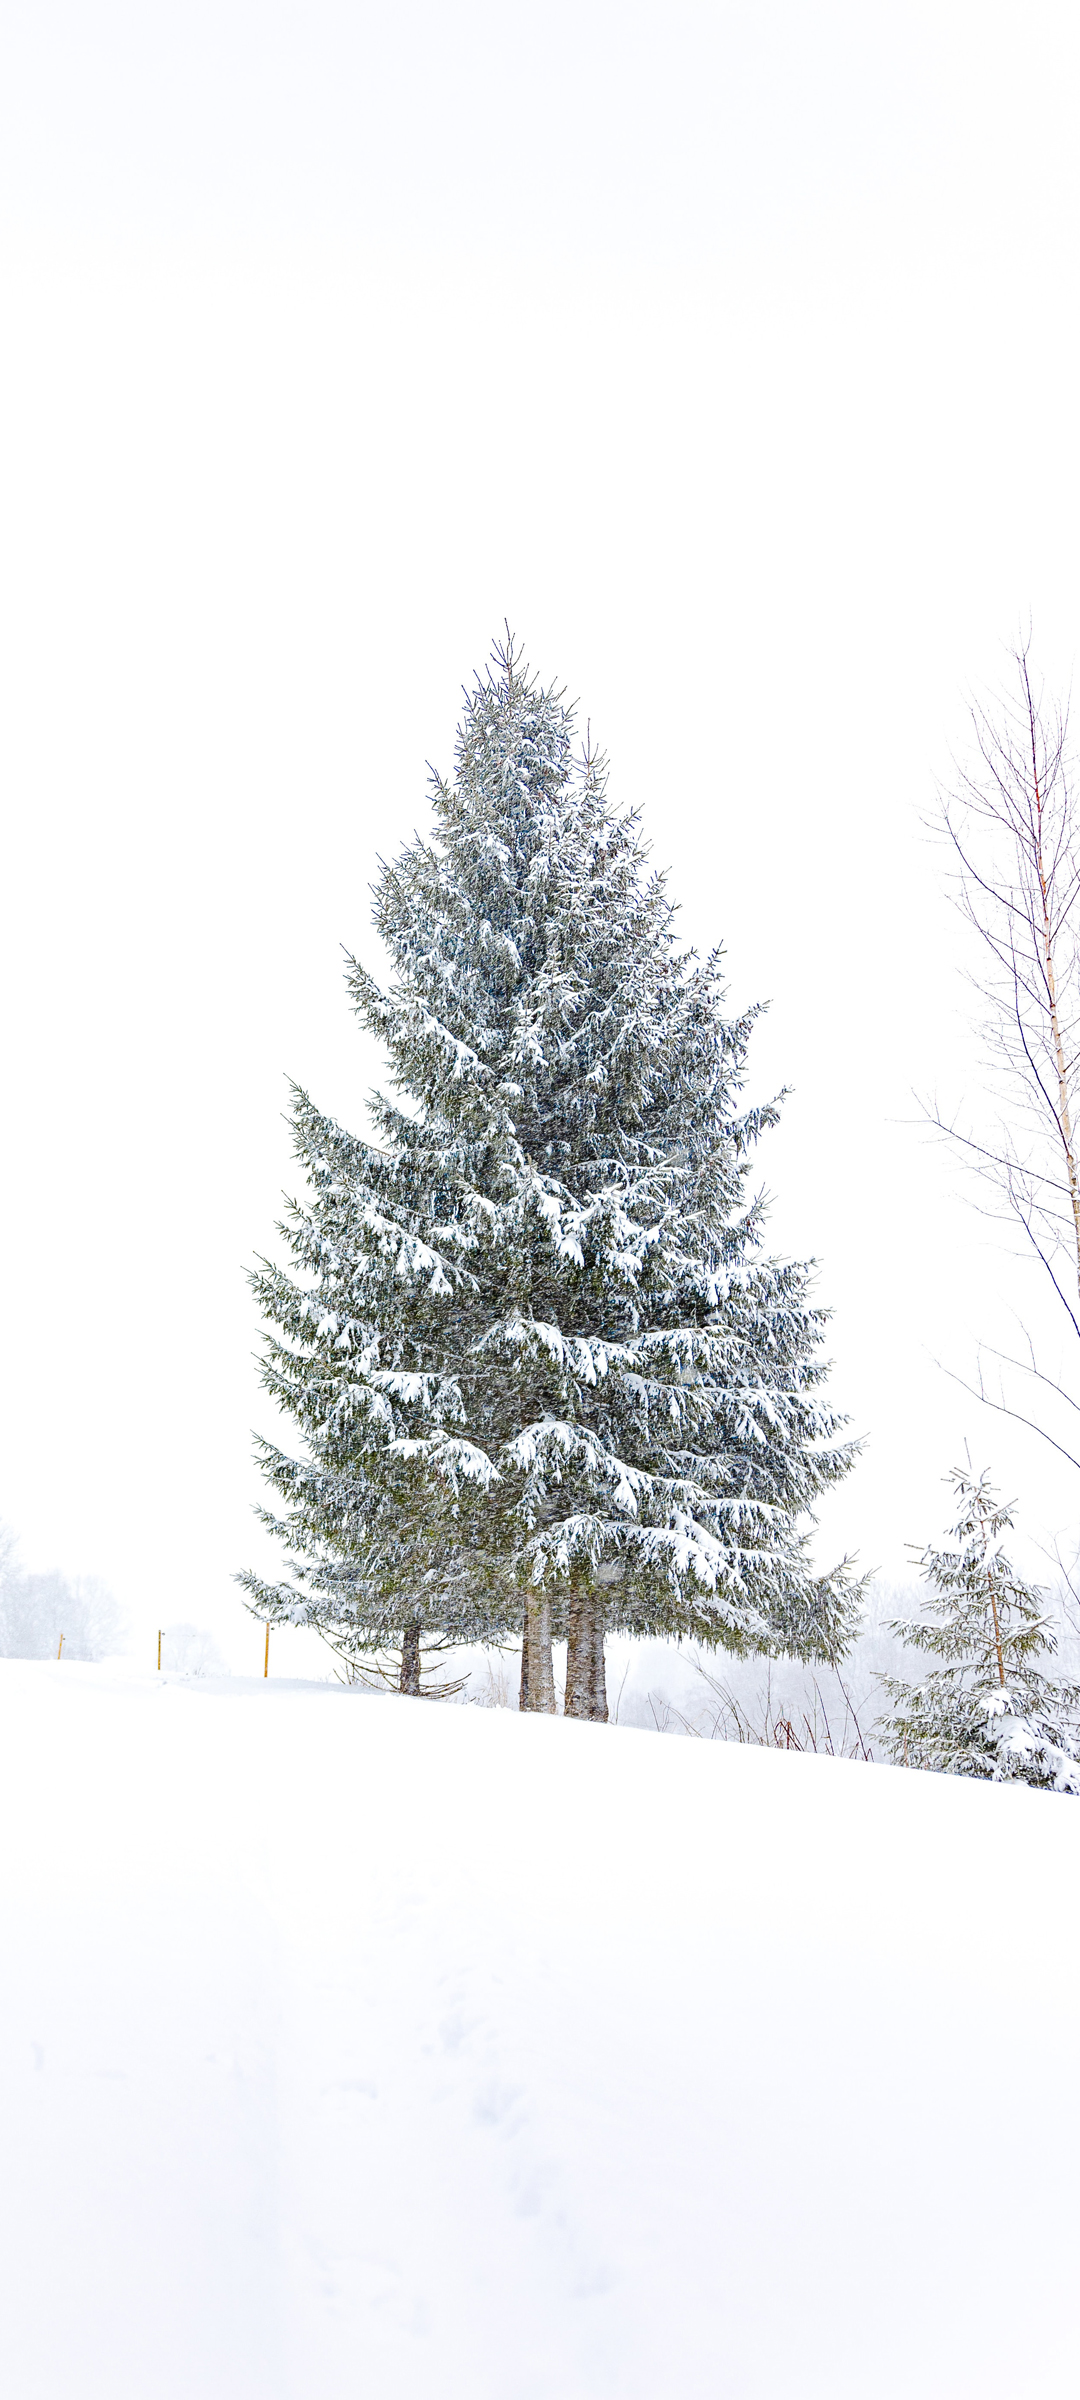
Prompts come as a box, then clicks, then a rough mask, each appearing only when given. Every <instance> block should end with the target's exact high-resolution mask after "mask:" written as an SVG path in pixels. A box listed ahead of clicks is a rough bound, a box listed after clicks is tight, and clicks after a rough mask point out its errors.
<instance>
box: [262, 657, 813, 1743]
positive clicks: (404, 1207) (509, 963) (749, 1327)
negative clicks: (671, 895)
mask: <svg viewBox="0 0 1080 2400" xmlns="http://www.w3.org/2000/svg"><path fill="white" fill-rule="evenodd" d="M572 736H573V727H572V720H571V716H570V714H569V712H568V711H567V709H566V708H565V707H564V705H563V702H562V699H561V696H560V695H559V694H557V693H556V692H554V691H551V690H545V689H542V688H541V687H540V686H539V685H538V684H537V683H536V682H535V681H533V680H532V679H531V678H530V677H529V676H528V674H527V673H525V672H523V671H522V668H521V665H520V661H519V657H518V654H517V653H516V651H515V650H514V648H513V645H511V644H508V645H507V646H506V647H505V648H500V649H499V650H497V651H496V653H495V662H494V669H493V671H489V673H488V675H487V676H486V677H485V678H483V679H482V680H479V681H478V682H477V685H476V688H475V689H474V691H473V692H472V693H471V694H470V695H467V699H466V708H465V716H464V721H463V724H462V727H461V730H460V733H459V737H458V746H457V758H456V773H455V776H454V780H453V781H452V782H450V783H447V782H444V781H442V780H440V779H438V778H436V779H435V782H434V788H433V808H434V816H435V825H434V831H433V835H432V838H431V839H430V840H422V839H417V840H416V841H414V842H413V843H412V844H411V845H410V846H409V847H408V848H407V849H406V850H405V852H404V853H403V855H402V856H401V857H400V858H399V859H398V860H397V861H396V863H395V864H393V865H391V866H384V867H383V868H382V871H381V874H380V878H379V882H378V884H377V886H376V893H375V923H376V926H377V928H378V931H379V933H380V934H381V936H382V938H383V941H384V943H385V944H386V947H387V949H388V950H389V953H390V956H391V959H392V962H393V977H392V981H391V982H390V985H389V987H388V989H387V990H386V991H382V990H380V988H379V987H378V986H377V984H376V983H375V982H374V981H373V979H372V977H371V976H370V975H369V974H367V973H366V972H365V970H364V969H363V968H362V967H361V966H359V965H358V964H356V962H355V961H352V962H350V985H351V990H352V996H353V1000H354V1003H355V1006H356V1009H357V1012H358V1015H359V1017H360V1019H361V1022H362V1023H363V1024H364V1025H365V1026H366V1027H368V1028H369V1029H370V1030H371V1031H373V1032H374V1033H375V1034H376V1035H377V1036H378V1037H379V1039H380V1041H381V1043H382V1044H383V1046H384V1048H385V1050H386V1052H387V1054H388V1056H389V1060H390V1073H391V1078H392V1086H393V1091H394V1093H395V1094H396V1095H397V1096H396V1097H394V1096H390V1097H387V1096H383V1095H377V1096H376V1097H375V1100H374V1102H373V1107H374V1115H375V1123H376V1130H377V1136H378V1138H377V1141H375V1142H369V1141H366V1140H363V1139H360V1138H358V1137H355V1136H353V1135H350V1134H347V1133H345V1132H343V1131H342V1130H341V1129H340V1128H339V1127H338V1126H337V1125H335V1124H333V1123H332V1122H331V1121H330V1120H329V1119H328V1118H326V1117H324V1116H322V1115H321V1114H320V1113H319V1111H318V1110H316V1109H315V1108H314V1107H313V1106H312V1104H311V1102H310V1100H309V1099H308V1098H307V1096H306V1095H305V1094H304V1093H302V1092H299V1091H298V1092H296V1093H295V1095H294V1106H293V1127H294V1139H295V1145H296V1152H297V1156H298V1157H299V1159H300V1161H301V1164H302V1166H303V1169H304V1173H305V1177H306V1181H307V1187H308V1189H307V1201H306V1205H304V1206H303V1207H300V1206H295V1205H294V1206H293V1207H292V1208H291V1209H290V1215H289V1222H288V1225H287V1227H285V1228H283V1230H284V1232H285V1235H286V1239H287V1241H288V1244H289V1247H290V1250H291V1254H292V1271H291V1272H285V1271H283V1270H282V1269H280V1268H277V1267H274V1266H270V1265H265V1266H264V1267H263V1268H262V1269H261V1271H260V1273H259V1274H258V1276H257V1277H256V1278H255V1288H256V1290H257V1292H258V1295H259V1298H260V1300H261V1303H262V1306H263V1309H264V1311H265V1314H266V1316H267V1318H268V1319H269V1320H270V1324H271V1327H272V1329H273V1330H272V1332H271V1333H270V1335H269V1338H268V1344H267V1352H266V1362H265V1382H266V1386H267V1388H268V1390H269V1391H270V1392H271V1393H272V1394H273V1396H274V1398H275V1399H276V1400H277V1401H278V1402H279V1404H280V1405H281V1407H282V1408H283V1409H284V1410H285V1411H287V1412H288V1413H289V1414H291V1415H292V1417H293V1418H294V1419H295V1420H296V1422H297V1425H298V1426H299V1428H300V1431H301V1433H302V1435H303V1437H304V1450H303V1453H302V1454H301V1455H300V1456H291V1455H288V1454H286V1453H285V1452H284V1451H282V1450H281V1449H279V1448H277V1447H276V1446H275V1445H273V1444H271V1443H269V1442H262V1443H261V1444H260V1451H261V1458H262V1463H263V1467H264V1470H265V1472H266V1474H267V1476H268V1478H269V1481H270V1483H271V1484H272V1485H273V1486H274V1487H275V1489H276V1491H277V1492H278V1494H279V1496H280V1498H281V1500H282V1501H283V1502H284V1513H283V1514H282V1515H280V1516H277V1517H275V1516H273V1515H268V1516H267V1517H266V1520H265V1521H266V1522H267V1523H268V1524H270V1525H271V1526H272V1527H273V1529H274V1530H275V1532H277V1533H279V1534H280V1535H281V1536H282V1537H283V1539H284V1540H285V1541H286V1542H287V1544H288V1545H289V1548H290V1550H291V1553H292V1567H291V1575H290V1579H289V1580H288V1581H287V1582H284V1583H281V1584H268V1583H266V1582H265V1581H263V1580H262V1579H260V1578H259V1577H256V1576H248V1577H246V1578H244V1579H243V1580H244V1581H245V1582H246V1584H247V1588H248V1590H249V1592H250V1594H251V1596H252V1601H253V1604H254V1606H255V1608H256V1609H257V1611H258V1612H259V1613H260V1614H265V1615H268V1616H269V1617H271V1618H272V1619H275V1618H287V1619H290V1620H292V1621H294V1622H296V1621H301V1622H309V1623H313V1624H317V1625H319V1626H320V1627H321V1629H322V1630H323V1631H324V1632H326V1633H328V1635H329V1636H330V1638H332V1639H334V1640H336V1641H337V1642H338V1643H339V1644H343V1645H345V1646H348V1645H349V1644H354V1645H356V1646H368V1645H372V1644H374V1643H375V1642H377V1641H387V1640H390V1639H394V1640H397V1641H400V1639H401V1637H402V1635H403V1633H405V1632H406V1631H407V1630H409V1629H411V1638H413V1639H414V1640H415V1639H418V1638H419V1636H420V1634H421V1633H422V1632H423V1631H425V1630H427V1629H430V1630H432V1631H434V1630H435V1629H438V1631H439V1632H440V1633H442V1634H446V1633H448V1632H449V1633H450V1634H452V1635H454V1636H456V1638H459V1639H461V1640H468V1639H476V1638H479V1639H489V1640H491V1639H497V1638H499V1637H500V1636H503V1635H505V1634H507V1633H509V1632H516V1631H517V1630H519V1629H523V1634H524V1639H523V1663H522V1703H523V1705H524V1706H527V1707H529V1708H534V1709H548V1710H550V1709H553V1708H554V1705H555V1700H554V1685H553V1680H552V1668H551V1642H552V1635H553V1632H556V1633H559V1634H565V1635H566V1638H567V1642H568V1666H567V1687H566V1708H567V1712H568V1713H569V1714H571V1715H579V1716H581V1715H584V1716H601V1717H603V1716H606V1713H607V1707H606V1699H605V1694H604V1676H603V1645H604V1631H605V1627H606V1626H609V1625H612V1624H618V1625H619V1626H621V1627H624V1628H630V1629H632V1630H634V1631H636V1632H640V1633H646V1632H648V1633H662V1634H689V1635H693V1636H694V1637H695V1638H697V1639H699V1640H702V1641H705V1642H709V1643H723V1644H724V1645H725V1646H727V1647H729V1648H733V1649H738V1650H745V1649H778V1648H779V1649H784V1650H787V1651H790V1652H793V1653H794V1654H795V1655H797V1656H800V1657H813V1658H830V1657H832V1656H834V1655H835V1654H836V1652H837V1651H838V1650H839V1649H840V1648H841V1647H842V1646H843V1644H844V1642H845V1641H846V1639H847V1638H848V1636H849V1633H850V1630H851V1627H852V1624H853V1621H854V1615H855V1609H856V1605H857V1600H856V1592H855V1589H854V1587H853V1586H852V1584H851V1582H850V1580H849V1578H848V1576H847V1574H846V1572H845V1570H843V1569H840V1570H838V1571H837V1572H836V1573H834V1574H833V1575H831V1576H827V1577H818V1576H815V1575H814V1574H813V1573H812V1572H811V1569H810V1567H809V1565H808V1563H807V1558H806V1550H805V1545H806V1535H807V1527H808V1512H809V1511H810V1510H811V1508H812V1506H813V1503H814V1501H815V1500H816V1498H817V1497H818V1495H819V1494H820V1493H821V1492H822V1491H823V1489H824V1488H825V1487H826V1486H827V1485H829V1484H830V1483H832V1482H833V1481H834V1480H835V1479H836V1478H837V1477H838V1476H840V1475H842V1474H843V1473H844V1472H845V1471H846V1469H847V1467H848V1465H849V1463H850V1459H851V1455H852V1452H851V1446H850V1445H846V1444H842V1443H838V1441H837V1439H836V1435H837V1430H838V1423H839V1421H838V1420H837V1418H836V1417H835V1416H834V1414H833V1412H832V1410H831V1409H830V1408H829V1407H828V1406H827V1405H826V1404H825V1403H824V1402H823V1399H822V1397H821V1384H822V1379H823V1375H824V1371H825V1370H824V1367H823V1364H822V1362H821V1360H820V1358H819V1356H818V1352H819V1346H820V1341H821V1334H822V1323H823V1319H822V1314H821V1312H820V1311H819V1310H817V1309H815V1308H814V1307H813V1306H812V1305H811V1303H810V1299H809V1296H808V1270H807V1269H806V1268H805V1267H802V1266H795V1265H791V1264H782V1263H779V1262H777V1261H775V1260H771V1259H768V1258H766V1257H765V1256H764V1255H763V1254H762V1251H761V1247H760V1243H761V1201H760V1199H759V1198H753V1197H751V1196H749V1195H748V1191H747V1176H748V1171H749V1165H750V1154H751V1152H752V1149H753V1145H754V1143H755V1142H756V1140H757V1137H758V1135H759V1134H760V1133H761V1131H762V1130H763V1128H764V1127H766V1126H768V1125H770V1124H772V1123H773V1122H774V1121H775V1116H776V1109H775V1106H772V1105H770V1106H768V1107H765V1108H758V1109H741V1108H740V1105H739V1095H740V1089H741V1086H742V1083H743V1078H744V1070H745V1058H746V1048H747V1041H748V1037H749V1033H750V1029H751V1025H752V1022H753V1018H754V1015H755V1014H756V1011H754V1010H751V1011H749V1012H748V1013H747V1014H746V1015H744V1016H742V1017H739V1018H735V1019H729V1018H727V1017H725V1016H724V1014H723V1009H722V986H721V982H720V975H719V956H718V954H717V955H714V956H713V957H711V958H709V959H708V960H707V961H706V962H704V963H700V962H698V961H697V960H696V959H695V958H694V956H693V955H692V954H691V953H689V952H685V951H682V950H680V949H678V948H677V946H676V943H675V939H674V933H673V923H672V919H673V908H672V903H671V902H670V901H669V899H668V897H667V894H666V891H665V888H664V884H663V880H662V879H661V878H660V877H659V876H656V875H654V874H651V873H650V872H649V870H648V867H647V863H646V856H645V852H644V849H643V845H642V842H641V838H640V834H639V830H638V824H637V820H636V819H635V818H634V817H631V816H619V815H617V814H616V813H615V812H614V810H613V809H612V807H611V805H610V803H609V800H608V797H607V791H606V778H605V769H604V763H603V761H602V760H601V759H600V758H599V757H597V756H596V755H595V754H589V753H588V752H586V754H585V755H583V756H581V757H580V758H577V759H575V756H574V752H573V742H572Z"/></svg>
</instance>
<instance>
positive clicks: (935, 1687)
mask: <svg viewBox="0 0 1080 2400" xmlns="http://www.w3.org/2000/svg"><path fill="white" fill-rule="evenodd" d="M950 1481H951V1483H952V1486H953V1489H954V1492H955V1495H956V1502H957V1519H956V1525H955V1528H954V1532H953V1540H954V1543H955V1545H956V1546H955V1548H953V1549H949V1550H935V1549H927V1550H925V1551H924V1552H923V1554H922V1559H921V1562H920V1563H921V1566H922V1572H923V1574H924V1576H925V1578H926V1581H927V1583H928V1585H929V1591H930V1596H929V1598H928V1600H927V1604H926V1605H927V1612H928V1613H927V1615H926V1617H925V1618H922V1619H915V1620H910V1619H907V1618H901V1619H897V1620H895V1621H894V1623H893V1625H892V1631H893V1632H894V1633H896V1634H899V1635H900V1636H901V1637H902V1638H903V1640H905V1641H906V1642H909V1643H910V1644H911V1646H912V1648H913V1649H916V1650H922V1651H925V1652H927V1653H928V1654H929V1656H930V1657H932V1658H938V1659H940V1660H941V1661H942V1662H943V1663H942V1665H940V1666H939V1667H936V1668H935V1669H934V1670H933V1672H932V1673H931V1674H929V1675H928V1676H926V1678H925V1679H924V1681H923V1682H922V1683H905V1682H902V1681H900V1680H899V1679H897V1678H896V1677H893V1676H885V1677H883V1678H882V1681H883V1684H884V1686H885V1689H886V1691H887V1692H888V1694H889V1697H890V1699H891V1700H892V1702H893V1714H892V1716H891V1718H890V1719H889V1721H888V1724H887V1726H886V1738H887V1742H888V1747H889V1750H890V1754H891V1756H892V1757H893V1758H894V1759H897V1760H899V1761H900V1762H901V1763H902V1764H904V1765H906V1766H911V1767H930V1768H935V1769H936V1770H937V1771H938V1772H939V1773H941V1774H946V1775H976V1776H982V1777H984V1778H987V1779H989V1780H991V1781H993V1782H995V1783H1001V1782H1007V1781H1011V1782H1017V1783H1030V1784H1034V1785H1035V1786H1036V1787H1037V1788H1038V1789H1039V1790H1041V1791H1055V1792H1073V1793H1076V1792H1080V1764H1078V1763H1077V1762H1078V1759H1080V1741H1078V1726H1077V1713H1078V1709H1080V1686H1078V1685H1077V1684H1074V1683H1068V1682H1066V1681H1064V1680H1063V1679H1061V1678H1060V1677H1058V1678H1052V1677H1049V1676H1047V1675H1045V1674H1044V1673H1043V1672H1042V1671H1041V1668H1040V1666H1039V1664H1038V1663H1037V1662H1038V1661H1040V1660H1042V1659H1046V1658H1049V1657H1051V1656H1052V1655H1053V1653H1054V1651H1055V1650H1056V1648H1057V1642H1056V1638H1055V1635H1054V1631H1053V1628H1052V1626H1051V1624H1050V1623H1049V1621H1048V1619H1047V1617H1046V1615H1045V1612H1044V1607H1043V1602H1042V1596H1041V1594H1040V1593H1039V1592H1038V1591H1036V1590H1035V1589H1033V1588H1032V1586H1031V1585H1029V1584H1026V1583H1024V1582H1023V1581H1022V1580H1021V1578H1020V1577H1019V1576H1018V1575H1017V1573H1016V1571H1015V1569H1014V1568H1013V1567H1012V1566H1011V1565H1010V1563H1009V1560H1008V1559H1007V1558H1006V1556H1005V1553H1004V1551H1003V1549H1002V1547H1001V1539H1002V1535H1003V1534H1005V1533H1007V1532H1008V1531H1009V1529H1010V1527H1011V1525H1012V1522H1013V1520H1012V1516H1011V1514H1010V1512H1009V1510H1008V1509H1007V1508H1003V1507H1002V1506H1001V1504H1000V1502H999V1501H998V1500H997V1499H996V1497H995V1494H994V1488H993V1485H992V1484H991V1482H990V1478H989V1476H988V1475H986V1474H983V1475H980V1476H978V1477H973V1476H972V1475H971V1474H965V1473H963V1472H962V1471H961V1470H959V1469H957V1470H955V1471H954V1472H953V1474H952V1476H951V1477H950Z"/></svg>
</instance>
